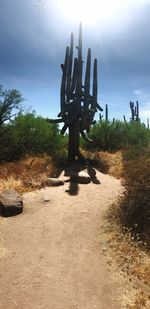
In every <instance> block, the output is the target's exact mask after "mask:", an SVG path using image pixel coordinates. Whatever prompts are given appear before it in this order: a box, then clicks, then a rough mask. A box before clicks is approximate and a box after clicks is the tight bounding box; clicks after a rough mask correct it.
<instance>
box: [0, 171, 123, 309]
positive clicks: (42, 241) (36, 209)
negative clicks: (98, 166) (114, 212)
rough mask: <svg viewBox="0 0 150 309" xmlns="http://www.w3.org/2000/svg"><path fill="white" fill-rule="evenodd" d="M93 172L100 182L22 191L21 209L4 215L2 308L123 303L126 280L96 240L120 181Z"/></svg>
mask: <svg viewBox="0 0 150 309" xmlns="http://www.w3.org/2000/svg"><path fill="white" fill-rule="evenodd" d="M96 176H97V179H98V180H99V182H100V183H99V184H98V183H97V184H95V183H92V182H91V183H90V184H87V185H84V184H82V185H81V184H80V185H78V192H76V194H75V195H70V194H69V192H68V187H69V183H65V185H64V186H61V187H52V188H45V189H42V190H40V191H36V192H33V193H27V194H24V206H25V207H24V213H23V214H21V215H19V216H16V217H11V218H7V219H3V221H4V224H2V225H1V234H2V236H3V244H4V246H5V255H3V256H2V258H1V260H0V286H1V288H0V308H1V309H16V308H18V309H95V308H97V309H121V308H122V307H121V304H120V300H119V298H120V293H121V292H122V291H123V289H124V288H125V283H124V282H123V279H122V278H121V277H120V275H119V274H118V273H116V272H115V271H114V270H113V269H111V268H110V267H109V266H108V265H107V261H106V257H105V256H104V255H103V253H102V251H101V240H100V239H101V235H100V225H101V224H102V221H103V214H104V212H105V211H106V209H107V208H108V206H109V204H111V203H112V201H114V200H115V199H116V198H117V196H118V194H119V191H120V189H121V185H120V181H119V180H117V179H115V178H113V177H111V176H108V175H104V174H102V173H100V172H98V171H97V172H96ZM97 182H98V181H97ZM76 189H77V188H76Z"/></svg>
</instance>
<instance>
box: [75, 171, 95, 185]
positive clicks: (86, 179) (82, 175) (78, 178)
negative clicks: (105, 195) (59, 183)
mask: <svg viewBox="0 0 150 309" xmlns="http://www.w3.org/2000/svg"><path fill="white" fill-rule="evenodd" d="M71 181H73V182H77V183H81V184H88V183H90V182H91V178H90V176H89V175H88V174H87V173H86V172H84V171H81V172H79V173H78V174H74V175H72V176H71Z"/></svg>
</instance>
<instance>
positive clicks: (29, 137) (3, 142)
mask: <svg viewBox="0 0 150 309" xmlns="http://www.w3.org/2000/svg"><path fill="white" fill-rule="evenodd" d="M0 98H1V101H0V146H1V147H0V191H3V190H5V189H9V188H15V189H17V191H19V192H20V193H23V192H25V191H29V190H33V189H35V188H40V187H41V186H44V184H45V179H46V177H47V176H48V177H51V176H53V175H54V174H55V171H56V169H57V166H58V165H61V164H63V163H64V161H66V160H67V143H68V136H67V134H66V135H65V136H62V135H61V134H60V130H59V127H58V125H57V124H54V123H49V122H48V121H47V120H46V119H44V118H43V117H41V116H37V115H36V113H35V112H24V111H23V109H22V107H21V106H20V104H21V102H22V101H23V99H22V96H21V94H20V93H19V92H18V91H17V90H15V91H4V90H3V88H2V87H1V88H0ZM130 105H131V104H130ZM132 107H133V104H132ZM133 116H134V115H133V110H132V117H131V120H130V121H129V122H127V121H120V120H113V121H110V120H108V119H107V118H106V119H105V120H103V119H100V120H99V121H98V122H97V123H96V124H94V125H93V126H92V128H91V131H90V134H89V136H90V138H91V139H92V142H85V141H84V140H82V139H81V153H82V154H83V155H84V156H85V157H86V158H87V159H89V160H92V161H93V162H94V164H96V165H95V166H96V167H98V168H99V169H100V170H101V171H102V172H104V173H109V174H111V175H112V176H115V177H117V178H121V179H122V182H123V186H124V193H123V194H122V196H121V197H120V200H119V201H118V203H117V205H113V207H112V208H111V209H110V211H109V214H108V215H107V224H106V227H107V234H108V239H107V241H108V243H111V247H113V248H114V255H115V252H116V251H117V252H118V254H117V256H116V260H117V262H118V263H120V265H121V267H122V268H125V270H126V271H127V272H128V273H129V275H131V276H135V277H136V278H138V279H140V280H141V282H142V285H140V288H139V293H137V295H138V296H137V297H138V298H139V299H140V300H139V301H135V302H134V304H132V305H131V306H130V307H129V308H134V309H141V308H147V307H146V304H147V303H148V300H149V297H150V291H149V288H148V282H149V280H150V273H149V267H148V265H149V262H150V258H149V249H150V238H149V236H150V173H149V170H150V130H149V128H147V127H146V126H145V124H143V123H141V122H140V119H139V118H137V117H135V119H134V117H133ZM124 120H125V119H124ZM112 244H113V245H112ZM116 249H117V250H116ZM127 256H128V259H127V258H126V257H127ZM113 258H114V256H113ZM129 261H130V265H129ZM123 265H126V266H123ZM136 299H137V298H136Z"/></svg>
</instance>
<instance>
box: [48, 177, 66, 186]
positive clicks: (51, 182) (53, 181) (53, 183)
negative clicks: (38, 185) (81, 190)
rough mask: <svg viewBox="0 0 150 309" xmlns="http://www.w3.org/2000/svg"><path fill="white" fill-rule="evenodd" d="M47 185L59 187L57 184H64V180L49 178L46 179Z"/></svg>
mask: <svg viewBox="0 0 150 309" xmlns="http://www.w3.org/2000/svg"><path fill="white" fill-rule="evenodd" d="M45 185H46V186H48V187H51V186H53V187H57V186H63V185H64V181H63V180H61V179H58V178H47V179H46V181H45Z"/></svg>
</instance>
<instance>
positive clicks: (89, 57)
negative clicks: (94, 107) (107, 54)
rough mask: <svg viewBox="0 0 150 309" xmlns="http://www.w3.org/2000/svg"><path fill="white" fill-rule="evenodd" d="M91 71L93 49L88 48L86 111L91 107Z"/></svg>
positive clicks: (85, 91)
mask: <svg viewBox="0 0 150 309" xmlns="http://www.w3.org/2000/svg"><path fill="white" fill-rule="evenodd" d="M90 71H91V49H90V48H88V53H87V63H86V73H85V86H84V108H85V111H87V110H88V107H89V95H90Z"/></svg>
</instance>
